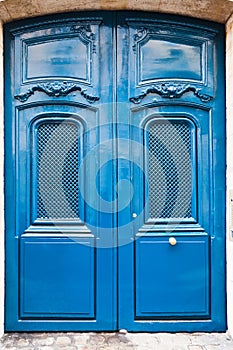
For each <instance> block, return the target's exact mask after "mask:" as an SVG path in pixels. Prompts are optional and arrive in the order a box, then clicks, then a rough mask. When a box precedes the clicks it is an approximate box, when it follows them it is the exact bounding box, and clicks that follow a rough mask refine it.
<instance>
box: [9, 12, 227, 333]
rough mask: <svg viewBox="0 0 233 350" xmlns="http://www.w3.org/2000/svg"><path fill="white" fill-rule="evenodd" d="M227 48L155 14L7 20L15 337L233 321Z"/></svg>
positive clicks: (220, 32) (188, 23) (217, 326)
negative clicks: (228, 273)
mask: <svg viewBox="0 0 233 350" xmlns="http://www.w3.org/2000/svg"><path fill="white" fill-rule="evenodd" d="M223 43H224V28H223V27H222V26H221V25H217V24H214V23H210V22H202V21H196V20H191V19H185V21H184V19H183V18H181V17H172V16H163V15H157V14H146V13H144V14H142V13H131V12H128V13H126V12H122V13H115V12H95V13H85V15H84V14H81V13H80V14H64V15H58V16H54V17H47V18H41V19H37V20H28V21H22V22H18V23H13V24H8V25H6V26H5V46H6V55H5V72H6V74H5V76H6V92H5V104H6V108H5V111H6V114H5V154H6V161H5V181H6V186H5V194H6V200H5V205H6V325H5V329H6V330H7V331H52V330H64V331H67V330H74V331H75V330H81V331H85V330H86V331H87V330H116V329H119V328H126V329H128V330H131V331H198V330H199V331H200V330H204V331H213V330H215V331H221V330H225V329H226V321H225V320H226V314H225V253H224V251H225V238H224V237H225V115H224V112H225V89H224V84H225V81H224V45H223ZM170 238H172V239H173V241H171V242H176V244H175V245H174V246H173V245H172V244H170V243H169V239H170Z"/></svg>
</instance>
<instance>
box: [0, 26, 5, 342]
mask: <svg viewBox="0 0 233 350" xmlns="http://www.w3.org/2000/svg"><path fill="white" fill-rule="evenodd" d="M2 29H3V27H2V22H0V77H1V78H0V336H1V334H2V333H3V331H4V280H5V279H4V192H3V190H4V188H3V184H4V178H3V160H4V139H3V40H2V39H3V35H2V34H3V31H2Z"/></svg>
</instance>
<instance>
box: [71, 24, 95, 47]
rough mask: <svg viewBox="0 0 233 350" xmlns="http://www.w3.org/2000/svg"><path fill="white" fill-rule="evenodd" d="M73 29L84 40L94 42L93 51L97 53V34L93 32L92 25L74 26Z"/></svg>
mask: <svg viewBox="0 0 233 350" xmlns="http://www.w3.org/2000/svg"><path fill="white" fill-rule="evenodd" d="M71 31H72V32H74V33H77V34H78V35H79V37H80V38H81V39H83V40H84V41H91V44H92V51H93V52H94V53H96V45H95V39H96V35H95V34H94V33H92V31H91V26H90V25H89V24H87V25H84V26H76V25H74V26H72V27H71Z"/></svg>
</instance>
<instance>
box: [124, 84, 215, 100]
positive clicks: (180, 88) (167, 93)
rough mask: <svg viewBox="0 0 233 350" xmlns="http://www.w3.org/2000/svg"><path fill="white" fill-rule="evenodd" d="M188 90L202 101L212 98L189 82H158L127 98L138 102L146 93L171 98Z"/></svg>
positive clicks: (180, 95) (179, 95) (177, 96)
mask: <svg viewBox="0 0 233 350" xmlns="http://www.w3.org/2000/svg"><path fill="white" fill-rule="evenodd" d="M190 91H192V92H193V93H194V95H195V96H197V97H198V98H199V99H200V100H201V101H202V102H209V101H211V100H212V99H213V97H212V96H209V95H206V94H203V93H202V92H201V89H198V88H196V87H195V86H193V85H190V84H175V83H160V84H154V85H153V86H152V87H150V88H149V89H147V90H146V91H145V92H143V93H142V94H140V95H138V96H134V97H130V99H129V100H130V102H133V103H135V104H139V103H140V102H141V101H142V100H143V99H144V97H146V96H147V95H148V94H158V95H160V96H162V97H164V98H169V99H173V98H179V97H182V95H183V94H185V93H187V92H190Z"/></svg>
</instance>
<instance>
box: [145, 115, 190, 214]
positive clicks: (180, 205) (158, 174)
mask: <svg viewBox="0 0 233 350" xmlns="http://www.w3.org/2000/svg"><path fill="white" fill-rule="evenodd" d="M148 148H149V160H148V168H149V169H148V178H149V217H150V219H163V220H164V219H179V220H180V219H184V218H191V217H192V208H191V196H192V161H191V157H192V154H191V150H192V138H191V126H190V124H189V123H188V122H186V121H184V120H174V121H171V120H156V121H153V122H152V123H150V126H149V130H148Z"/></svg>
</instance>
